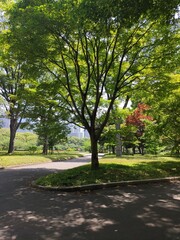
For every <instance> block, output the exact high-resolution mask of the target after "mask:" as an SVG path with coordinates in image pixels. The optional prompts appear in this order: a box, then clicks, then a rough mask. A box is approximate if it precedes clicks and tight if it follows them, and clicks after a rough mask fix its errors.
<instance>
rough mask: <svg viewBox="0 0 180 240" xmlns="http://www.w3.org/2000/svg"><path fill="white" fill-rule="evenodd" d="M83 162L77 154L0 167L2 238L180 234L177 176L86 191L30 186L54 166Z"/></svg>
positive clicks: (118, 238)
mask: <svg viewBox="0 0 180 240" xmlns="http://www.w3.org/2000/svg"><path fill="white" fill-rule="evenodd" d="M87 161H88V159H86V158H80V159H78V160H71V161H67V162H66V163H65V162H59V163H52V164H51V163H50V164H49V163H48V164H45V165H44V164H40V165H37V166H35V165H33V166H26V167H19V168H13V169H5V170H1V171H0V240H15V239H17V240H156V239H157V240H179V239H180V185H179V182H178V181H177V182H173V183H165V184H164V183H158V184H148V185H141V186H127V187H119V188H112V189H104V190H98V191H93V192H85V193H78V192H77V193H60V192H49V191H39V190H38V191H37V190H35V189H32V188H31V187H30V182H31V181H32V180H33V179H35V178H37V177H39V176H41V175H44V174H47V173H50V172H54V171H57V169H56V167H58V169H59V170H60V169H64V168H66V167H65V166H67V167H70V166H75V165H76V162H77V165H79V164H84V163H85V162H87ZM54 164H55V165H54ZM56 164H58V166H57V165H56ZM48 165H49V166H51V167H47V166H48ZM37 167H38V168H37Z"/></svg>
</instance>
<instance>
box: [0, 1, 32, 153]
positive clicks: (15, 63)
mask: <svg viewBox="0 0 180 240" xmlns="http://www.w3.org/2000/svg"><path fill="white" fill-rule="evenodd" d="M5 3H7V5H6V4H5ZM5 3H4V4H1V5H0V7H1V8H0V13H3V14H2V16H1V21H0V96H1V97H2V98H3V100H4V106H5V109H6V116H7V117H8V118H9V119H10V138H9V148H8V153H13V151H14V141H15V136H16V132H17V129H18V128H19V127H20V125H21V122H22V119H23V117H24V113H25V109H26V107H27V102H26V98H25V95H26V93H25V91H26V89H28V88H29V86H30V85H31V84H32V79H31V77H30V74H29V73H28V71H27V63H26V61H24V60H23V59H22V58H21V59H20V58H18V57H17V54H15V53H14V52H13V51H12V48H11V44H12V42H10V41H9V40H10V35H11V32H10V29H9V23H8V14H7V12H6V11H5V10H7V8H8V7H10V6H11V4H10V3H9V2H8V1H7V2H6V1H5ZM9 4H10V5H9ZM31 71H32V69H31ZM32 72H33V71H32Z"/></svg>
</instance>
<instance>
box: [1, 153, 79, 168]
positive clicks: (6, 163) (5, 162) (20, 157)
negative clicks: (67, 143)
mask: <svg viewBox="0 0 180 240" xmlns="http://www.w3.org/2000/svg"><path fill="white" fill-rule="evenodd" d="M81 156H83V153H79V152H66V151H62V152H54V153H53V154H49V155H42V154H41V153H35V154H30V153H29V152H28V151H19V152H15V153H14V154H12V155H7V154H5V152H3V151H1V152H0V166H2V167H10V166H19V165H29V164H36V163H44V162H54V161H63V160H68V159H72V158H77V157H81Z"/></svg>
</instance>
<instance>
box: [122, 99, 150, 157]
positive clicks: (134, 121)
mask: <svg viewBox="0 0 180 240" xmlns="http://www.w3.org/2000/svg"><path fill="white" fill-rule="evenodd" d="M148 109H150V107H149V106H148V105H146V104H144V103H139V104H138V106H137V108H136V109H135V110H134V112H133V113H132V114H131V115H129V116H128V117H127V118H126V125H127V126H129V125H132V126H135V127H136V128H137V131H136V133H135V136H136V138H137V139H138V141H139V146H138V149H139V152H140V153H141V154H144V141H143V139H142V138H141V137H142V136H143V134H144V131H145V120H149V121H153V118H152V117H151V116H149V115H146V114H145V111H147V110H148Z"/></svg>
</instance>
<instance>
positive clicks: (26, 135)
mask: <svg viewBox="0 0 180 240" xmlns="http://www.w3.org/2000/svg"><path fill="white" fill-rule="evenodd" d="M0 135H1V136H2V137H1V138H0V149H1V150H7V149H8V144H9V130H8V129H5V128H2V129H0ZM37 140H38V137H37V135H36V134H34V133H32V132H18V133H17V135H16V143H15V150H28V149H29V147H31V146H36V145H37Z"/></svg>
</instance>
